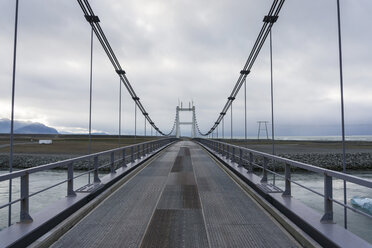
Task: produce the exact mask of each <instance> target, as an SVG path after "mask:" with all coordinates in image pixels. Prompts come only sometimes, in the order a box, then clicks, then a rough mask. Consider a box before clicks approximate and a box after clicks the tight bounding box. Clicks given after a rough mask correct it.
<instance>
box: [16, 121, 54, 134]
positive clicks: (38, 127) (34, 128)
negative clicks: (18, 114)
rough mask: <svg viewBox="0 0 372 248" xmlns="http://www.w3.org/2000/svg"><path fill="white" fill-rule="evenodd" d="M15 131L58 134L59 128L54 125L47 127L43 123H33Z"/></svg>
mask: <svg viewBox="0 0 372 248" xmlns="http://www.w3.org/2000/svg"><path fill="white" fill-rule="evenodd" d="M14 133H22V134H58V132H57V130H56V129H54V128H52V127H47V126H45V125H44V124H41V123H32V124H29V125H27V126H24V127H21V128H18V129H16V130H14Z"/></svg>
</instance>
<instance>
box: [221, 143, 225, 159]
mask: <svg viewBox="0 0 372 248" xmlns="http://www.w3.org/2000/svg"><path fill="white" fill-rule="evenodd" d="M222 156H225V144H222Z"/></svg>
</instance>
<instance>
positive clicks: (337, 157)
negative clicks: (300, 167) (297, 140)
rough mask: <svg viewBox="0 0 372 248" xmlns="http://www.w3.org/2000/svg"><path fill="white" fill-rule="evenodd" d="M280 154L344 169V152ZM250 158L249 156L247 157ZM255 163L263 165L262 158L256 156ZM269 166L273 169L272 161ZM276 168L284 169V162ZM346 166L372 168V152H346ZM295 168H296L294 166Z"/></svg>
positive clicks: (306, 161)
mask: <svg viewBox="0 0 372 248" xmlns="http://www.w3.org/2000/svg"><path fill="white" fill-rule="evenodd" d="M278 156H280V157H284V158H288V159H291V160H294V161H298V162H303V163H306V164H310V165H314V166H318V167H322V168H326V169H330V170H337V171H342V164H343V163H342V153H300V154H295V153H291V154H288V153H287V154H279V155H278ZM246 159H247V160H248V157H247V158H246ZM254 161H255V163H257V164H259V165H262V162H263V161H262V159H261V158H259V157H255V159H254ZM268 167H269V168H270V169H272V162H271V161H269V163H268ZM275 168H276V170H284V164H276V167H275ZM346 168H347V169H348V170H370V169H372V153H346ZM292 169H294V168H292Z"/></svg>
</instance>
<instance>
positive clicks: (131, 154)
mask: <svg viewBox="0 0 372 248" xmlns="http://www.w3.org/2000/svg"><path fill="white" fill-rule="evenodd" d="M130 162H131V163H134V146H131V147H130Z"/></svg>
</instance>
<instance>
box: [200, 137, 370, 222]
mask: <svg viewBox="0 0 372 248" xmlns="http://www.w3.org/2000/svg"><path fill="white" fill-rule="evenodd" d="M195 140H196V141H198V142H199V143H201V144H203V145H205V146H207V147H209V148H210V150H211V151H212V152H217V154H220V156H222V157H226V159H228V160H230V161H231V162H237V163H238V164H239V166H242V165H243V164H244V163H246V164H248V172H252V166H257V167H260V168H261V169H262V170H263V176H262V179H261V182H263V183H267V173H268V172H269V173H274V172H272V171H271V170H269V169H268V168H267V163H268V161H269V160H272V161H276V162H282V163H284V164H285V167H284V169H285V173H284V175H281V177H283V178H284V181H285V186H284V187H285V189H284V192H283V196H291V183H294V184H296V185H298V186H300V187H302V188H304V189H306V190H308V191H310V192H312V193H315V194H317V195H319V196H321V197H323V198H324V215H323V217H322V218H321V220H320V221H321V222H332V221H333V203H336V204H338V205H341V206H343V207H345V208H348V209H350V210H352V211H353V212H355V213H358V214H361V215H363V216H365V217H368V218H371V219H372V215H371V214H368V213H364V212H362V211H360V210H358V209H355V208H352V207H350V206H349V205H348V204H343V203H341V202H339V201H337V200H336V199H334V198H333V187H332V179H333V178H337V179H341V180H345V181H347V182H350V183H354V184H357V185H360V186H364V187H367V188H370V189H372V181H371V180H368V179H364V178H360V177H356V176H352V175H348V174H345V173H342V172H338V171H333V170H329V169H324V168H320V167H317V166H314V165H310V164H307V163H303V162H298V161H294V160H291V159H287V158H283V157H279V156H276V155H272V154H268V153H264V152H260V151H255V150H252V149H249V148H245V147H241V146H237V145H233V144H229V143H225V142H221V141H217V140H211V139H203V138H196V139H195ZM236 151H238V152H239V153H238V154H237V152H236ZM243 153H245V154H248V155H249V158H248V160H247V158H244V156H243ZM254 156H258V157H261V158H263V159H264V162H263V166H261V165H258V164H256V163H255V162H254V159H253V158H254ZM237 157H238V160H237ZM291 167H296V168H301V169H305V170H307V171H311V172H315V173H318V174H322V175H323V176H324V193H323V194H322V193H319V192H317V191H315V190H312V189H310V188H308V187H306V186H304V185H301V184H300V183H298V182H294V181H293V180H291ZM275 174H276V173H275Z"/></svg>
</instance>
